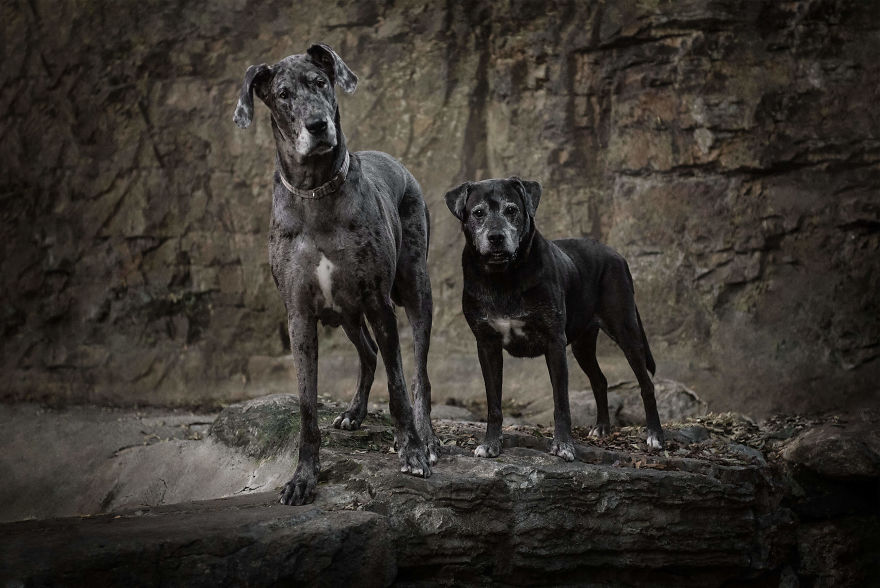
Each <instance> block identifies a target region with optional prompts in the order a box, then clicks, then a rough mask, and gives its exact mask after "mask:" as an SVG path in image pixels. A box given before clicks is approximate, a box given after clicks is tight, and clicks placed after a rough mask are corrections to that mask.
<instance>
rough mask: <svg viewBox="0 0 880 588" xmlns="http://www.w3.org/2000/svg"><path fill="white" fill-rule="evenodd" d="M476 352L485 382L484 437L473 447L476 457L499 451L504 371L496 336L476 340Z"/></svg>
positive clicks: (499, 341)
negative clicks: (486, 411) (486, 408)
mask: <svg viewBox="0 0 880 588" xmlns="http://www.w3.org/2000/svg"><path fill="white" fill-rule="evenodd" d="M477 354H478V355H479V357H480V368H481V369H482V370H483V382H484V383H485V384H486V404H487V405H488V407H489V412H488V414H487V415H486V417H487V418H486V437H485V438H484V439H483V442H482V443H481V444H480V445H479V446H478V447H477V448H476V449H474V455H475V456H477V457H498V455H499V454H500V453H501V422H502V420H503V418H504V417H503V416H502V414H501V380H502V374H503V372H504V359H503V358H502V356H501V340H500V339H499V338H497V337H494V338H491V339H478V340H477Z"/></svg>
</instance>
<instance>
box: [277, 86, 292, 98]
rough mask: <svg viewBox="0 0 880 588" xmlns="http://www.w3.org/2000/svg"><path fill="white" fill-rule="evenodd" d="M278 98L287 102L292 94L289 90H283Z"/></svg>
mask: <svg viewBox="0 0 880 588" xmlns="http://www.w3.org/2000/svg"><path fill="white" fill-rule="evenodd" d="M278 97H279V98H280V99H282V100H287V99H288V98H289V97H290V92H288V91H287V88H281V91H280V92H278Z"/></svg>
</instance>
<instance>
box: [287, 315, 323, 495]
mask: <svg viewBox="0 0 880 588" xmlns="http://www.w3.org/2000/svg"><path fill="white" fill-rule="evenodd" d="M288 328H289V330H290V349H291V351H292V352H293V363H294V365H295V367H296V378H297V383H298V384H299V418H300V429H299V461H298V463H297V466H296V472H295V473H294V474H293V478H291V479H290V481H289V482H287V484H285V485H284V488H283V489H282V490H281V503H282V504H307V503H309V502H312V501H313V500H314V499H315V486H316V485H317V484H318V472H319V471H320V470H321V462H320V459H319V457H318V449H319V448H320V446H321V431H320V430H319V429H318V329H317V322H316V320H315V318H314V317H304V316H295V315H289V316H288Z"/></svg>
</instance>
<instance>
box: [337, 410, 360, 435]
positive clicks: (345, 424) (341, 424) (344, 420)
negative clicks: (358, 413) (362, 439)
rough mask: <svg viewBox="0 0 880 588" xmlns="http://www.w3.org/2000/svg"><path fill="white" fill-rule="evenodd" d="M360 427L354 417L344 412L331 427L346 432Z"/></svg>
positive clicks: (358, 421)
mask: <svg viewBox="0 0 880 588" xmlns="http://www.w3.org/2000/svg"><path fill="white" fill-rule="evenodd" d="M360 426H361V421H360V420H359V419H358V418H357V417H354V416H351V415H349V414H348V412H344V413H342V414H341V415H339V416H338V417H336V419H334V421H333V427H335V428H337V429H345V430H346V431H354V430H356V429H358V428H360Z"/></svg>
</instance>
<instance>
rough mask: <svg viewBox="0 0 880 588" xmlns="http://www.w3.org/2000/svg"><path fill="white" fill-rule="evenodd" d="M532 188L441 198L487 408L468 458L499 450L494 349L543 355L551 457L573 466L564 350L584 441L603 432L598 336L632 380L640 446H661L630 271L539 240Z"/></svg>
mask: <svg viewBox="0 0 880 588" xmlns="http://www.w3.org/2000/svg"><path fill="white" fill-rule="evenodd" d="M540 198H541V185H540V184H539V183H538V182H530V181H526V180H520V179H519V178H515V177H514V178H509V179H506V180H485V181H482V182H473V183H472V182H467V183H464V184H462V185H461V186H459V187H457V188H455V189H454V190H451V191H450V192H448V193H447V194H446V205H447V206H449V210H450V211H452V214H454V215H455V216H456V217H457V218H458V219H459V220H460V221H461V224H462V229H463V231H464V235H465V246H464V252H463V253H462V262H461V263H462V267H463V270H464V292H463V294H462V303H461V304H462V309H463V310H464V316H465V318H466V319H467V322H468V324H469V325H470V327H471V330H472V331H473V333H474V336H475V337H476V338H477V349H478V352H479V358H480V367H481V368H482V371H483V379H484V380H485V383H486V400H487V403H488V405H489V415H488V425H487V427H486V438H485V439H484V440H483V443H482V444H481V445H480V446H479V447H477V448H476V450H474V455H476V456H477V457H495V456H497V455H498V454H499V453H500V452H501V420H502V416H501V372H502V369H501V368H502V359H501V350H502V349H506V350H507V352H508V353H510V354H511V355H513V356H515V357H537V356H539V355H544V356H545V357H546V360H547V368H548V369H549V370H550V380H551V383H552V386H553V403H554V412H553V418H554V431H553V443H552V445H551V446H550V453H552V454H554V455H558V456H559V457H561V458H563V459H565V460H566V461H571V460H573V459H574V454H575V451H574V445H573V444H572V442H571V414H570V412H569V406H568V366H567V363H566V359H565V347H566V346H567V345H568V344H569V343H571V348H572V351H573V352H574V356H575V358H576V359H577V361H578V364H580V366H581V368H582V369H583V370H584V372H586V374H587V377H589V379H590V384H591V385H592V387H593V394H594V395H595V397H596V410H597V413H598V416H597V420H596V426H595V427H594V428H593V429H592V430H591V432H590V434H591V435H596V436H601V435H605V434H606V433H608V431H609V429H610V426H611V424H610V420H609V418H608V398H607V390H608V383H607V381H606V380H605V376H604V375H603V374H602V371H601V370H600V369H599V364H598V363H597V362H596V337H597V335H598V334H599V329H602V330H603V331H604V332H605V333H607V334H608V335H609V336H610V337H611V338H612V339H613V340H614V341H616V342H617V344H618V345H619V346H620V348H621V349H622V350H623V352H624V354H626V359H627V360H628V361H629V364H630V366H631V367H632V370H633V371H634V372H635V374H636V378H638V381H639V385H640V386H641V391H642V401H643V402H644V404H645V415H646V417H647V423H648V439H647V444H648V446H649V447H651V448H661V447H662V446H663V430H662V429H661V427H660V417H659V416H658V415H657V403H656V401H655V399H654V384H653V383H652V381H651V377H650V376H649V375H648V372H649V371H650V372H651V373H652V374H653V373H654V369H655V366H654V358H653V357H652V356H651V351H650V349H648V340H647V338H646V337H645V331H644V329H643V328H642V321H641V318H640V317H639V312H638V310H637V309H636V303H635V299H634V297H633V282H632V276H631V275H630V272H629V267H628V266H627V264H626V261H625V260H624V259H623V257H621V256H620V254H618V253H617V252H616V251H614V250H613V249H611V248H610V247H607V246H605V245H602V244H601V243H598V242H596V241H594V240H592V239H561V240H558V241H548V240H546V239H545V238H544V237H542V236H541V233H539V232H538V229H537V228H536V227H535V220H534V216H535V210H536V209H537V208H538V201H539V200H540Z"/></svg>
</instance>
